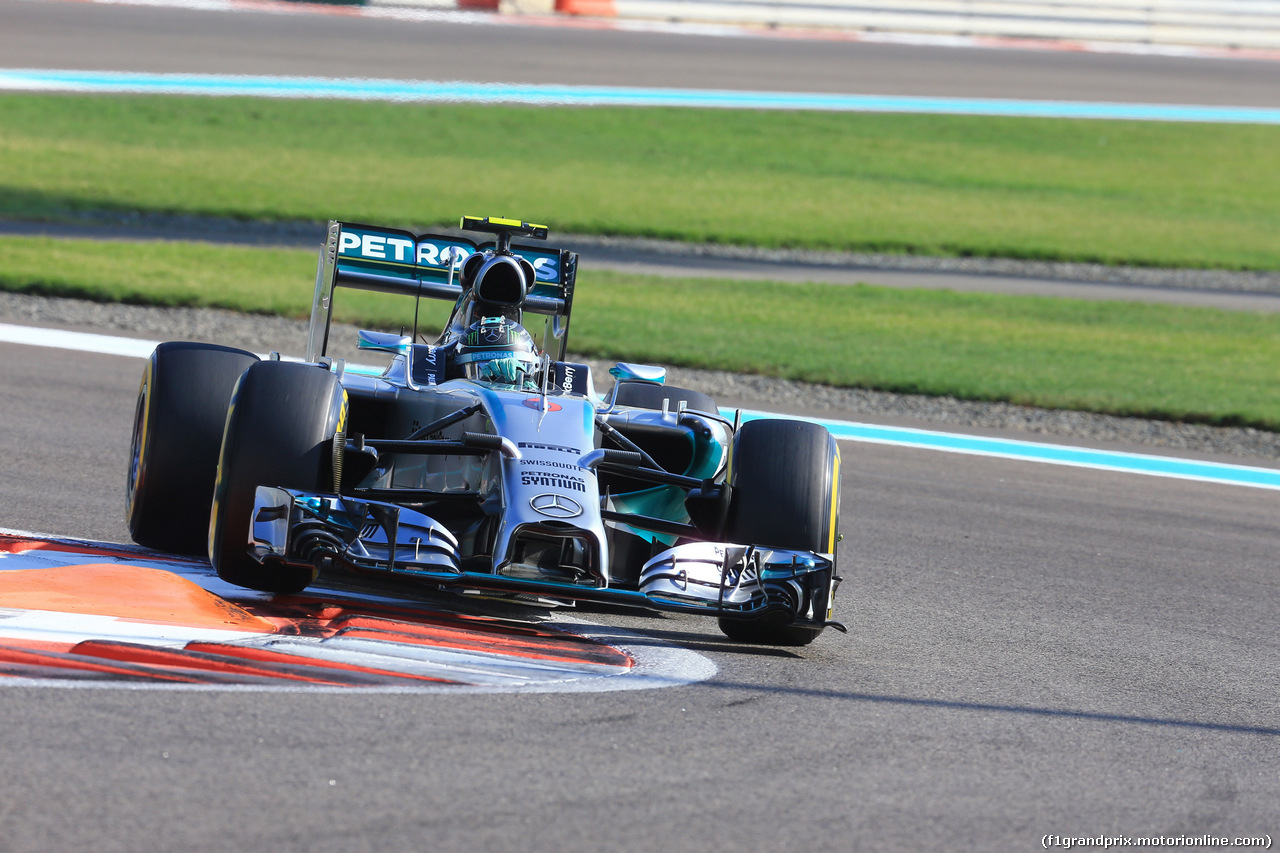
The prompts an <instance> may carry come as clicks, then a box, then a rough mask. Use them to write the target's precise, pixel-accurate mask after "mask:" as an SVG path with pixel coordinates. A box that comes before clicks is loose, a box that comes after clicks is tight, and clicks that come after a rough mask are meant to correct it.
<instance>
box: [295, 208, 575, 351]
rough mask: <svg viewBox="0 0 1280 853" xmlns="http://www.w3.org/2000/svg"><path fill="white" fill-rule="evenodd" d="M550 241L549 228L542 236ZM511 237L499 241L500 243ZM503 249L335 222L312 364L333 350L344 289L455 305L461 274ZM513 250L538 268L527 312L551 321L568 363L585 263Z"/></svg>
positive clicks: (315, 320)
mask: <svg viewBox="0 0 1280 853" xmlns="http://www.w3.org/2000/svg"><path fill="white" fill-rule="evenodd" d="M469 219H472V227H474V224H475V220H473V218H471V217H467V218H465V219H464V220H463V225H464V226H467V225H468V220H469ZM495 221H497V222H501V221H503V220H495ZM475 230H484V229H481V228H476V229H475ZM545 234H546V229H545V228H544V229H542V230H541V232H540V233H538V234H537V236H543V235H545ZM506 236H507V235H502V234H499V235H498V237H499V238H505V237H506ZM503 242H505V239H504V240H503ZM497 245H498V242H497V241H495V240H489V241H485V242H479V243H477V242H475V241H473V240H469V239H467V238H466V237H448V236H442V235H438V234H414V233H412V232H410V231H401V230H399V229H395V228H382V227H379V226H376V225H361V224H359V223H351V222H336V221H330V222H329V233H328V237H327V238H326V240H325V244H324V246H323V247H321V249H320V262H319V265H318V268H317V270H316V291H315V299H314V300H313V301H312V305H311V331H310V334H309V336H308V339H307V361H316V360H318V359H319V358H320V357H322V356H323V355H324V354H325V350H326V349H327V348H328V344H329V324H330V315H331V312H332V308H333V293H334V291H335V290H336V289H337V288H339V287H348V288H353V289H356V290H371V291H376V292H378V293H400V294H404V295H406V296H412V297H424V298H428V299H447V300H450V301H455V302H456V301H457V299H458V297H459V296H461V295H462V286H461V285H460V284H459V283H458V270H459V269H460V268H461V266H462V263H463V261H465V260H466V259H467V258H468V257H470V256H471V255H473V254H475V253H476V252H482V251H485V250H487V249H493V248H495V247H497ZM510 249H511V251H512V253H514V254H516V255H519V256H521V257H523V258H525V259H526V260H528V261H529V263H531V264H533V269H534V274H535V281H534V284H533V287H532V288H531V289H530V291H529V295H528V296H527V297H525V301H524V304H523V307H524V310H525V311H531V312H533V313H535V314H544V315H547V316H548V317H549V318H550V319H551V321H552V325H553V326H554V328H555V330H556V332H555V337H556V338H557V339H558V340H559V343H560V350H561V352H560V357H563V353H564V349H565V345H566V340H565V338H566V333H567V331H568V325H569V313H570V310H571V309H572V307H573V285H574V280H575V279H576V277H577V270H578V256H577V254H576V253H574V252H570V251H568V250H566V249H553V248H544V247H537V246H525V245H518V244H512V245H511V246H510Z"/></svg>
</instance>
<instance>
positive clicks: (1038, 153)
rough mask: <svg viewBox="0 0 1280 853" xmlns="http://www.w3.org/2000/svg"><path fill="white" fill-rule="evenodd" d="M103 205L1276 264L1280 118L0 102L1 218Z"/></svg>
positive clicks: (963, 251) (9, 97) (49, 99)
mask: <svg viewBox="0 0 1280 853" xmlns="http://www.w3.org/2000/svg"><path fill="white" fill-rule="evenodd" d="M102 210H110V211H146V212H160V213H191V214H202V215H216V216H232V217H241V218H250V219H308V220H324V219H329V218H337V219H346V220H349V221H350V220H363V221H369V222H375V223H379V224H388V225H392V224H405V225H413V226H422V227H425V226H430V225H433V224H441V223H452V222H456V221H457V217H458V216H459V215H460V214H462V213H476V214H481V215H484V214H493V215H502V216H516V217H520V218H523V219H529V220H533V221H537V222H544V223H547V224H548V225H550V226H551V229H552V233H553V235H554V234H555V233H557V232H560V233H564V232H582V233H600V234H627V235H647V236H657V237H668V238H674V239H680V240H693V241H717V242H723V243H733V244H750V245H761V246H795V247H813V248H825V249H854V250H875V251H888V252H913V253H923V254H949V255H980V256H1007V257H1020V258H1043V259H1064V260H1083V261H1102V262H1107V263H1136V264H1146V265H1162V266H1192V267H1221V268H1243V269H1280V239H1277V234H1280V127H1272V126H1259V125H1225V124H1224V125H1212V124H1184V123H1160V122H1118V121H1106V122H1103V121H1081V120H1057V119H1024V118H1018V119H1002V118H989V117H959V116H924V115H866V114H841V113H817V112H777V111H739V110H697V109H657V108H653V109H641V108H590V109H584V108H571V107H497V106H472V105H404V104H384V103H355V102H333V101H287V100H266V99H237V98H226V99H223V98H196V97H177V96H151V97H146V96H76V95H37V94H18V93H10V94H3V95H0V216H8V217H32V216H41V217H60V216H68V215H74V214H77V213H83V212H86V211H102Z"/></svg>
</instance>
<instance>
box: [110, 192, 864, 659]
mask: <svg viewBox="0 0 1280 853" xmlns="http://www.w3.org/2000/svg"><path fill="white" fill-rule="evenodd" d="M462 229H463V230H464V231H469V232H481V233H483V234H486V235H493V239H488V241H487V242H482V243H477V242H474V241H472V240H470V239H466V238H465V237H446V236H438V235H415V234H412V233H409V232H406V231H399V230H394V229H389V228H379V227H372V226H367V225H356V224H348V223H340V222H331V223H330V224H329V231H328V239H327V241H326V243H325V245H324V246H323V247H322V249H321V255H320V264H319V270H318V273H317V277H316V290H315V301H314V304H313V307H312V313H311V327H310V336H309V339H308V344H307V355H306V361H305V362H302V363H299V362H290V361H283V360H281V359H280V357H279V356H278V355H276V354H274V353H273V354H272V355H271V356H270V357H269V358H267V359H265V360H260V359H259V358H258V357H257V356H255V355H254V354H252V353H249V352H245V351H243V350H237V349H231V348H228V347H221V346H215V345H211V344H202V343H181V342H172V343H165V344H161V345H160V346H159V347H157V348H156V350H155V352H154V354H153V355H152V356H151V358H150V359H149V360H148V362H147V365H146V368H145V370H144V372H143V376H142V385H141V389H140V391H139V394H138V403H137V411H136V416H135V421H134V428H133V450H132V459H131V462H130V465H129V477H128V495H127V515H128V522H129V529H130V532H131V533H132V535H133V538H134V539H135V540H136V541H137V542H138V543H140V544H142V545H146V546H149V547H153V548H157V549H160V550H168V551H174V552H180V553H202V552H204V551H205V550H206V547H207V551H208V554H209V558H210V560H211V561H212V563H213V567H214V568H215V569H216V570H217V572H218V575H219V576H221V577H222V578H223V579H224V580H227V581H229V582H231V583H233V584H237V585H240V586H244V587H249V588H251V589H257V590H264V591H268V592H276V593H293V592H298V591H301V590H302V589H303V588H305V587H306V586H307V585H308V584H310V583H311V582H312V581H314V580H315V578H316V576H317V573H318V572H320V571H325V572H326V573H327V572H329V571H331V570H333V569H339V568H341V569H348V570H354V571H356V572H376V573H383V574H392V575H402V576H405V577H409V578H414V579H416V580H418V581H419V582H422V583H426V584H429V585H432V586H434V587H439V588H446V589H452V590H457V591H464V592H468V593H475V594H489V595H505V596H509V597H511V598H515V599H521V598H523V599H525V600H543V601H546V600H553V601H566V602H567V601H584V602H606V603H615V604H616V603H621V604H626V605H633V606H638V607H644V608H649V609H656V610H663V611H674V612H682V613H696V614H704V615H707V616H715V617H717V618H718V619H719V624H720V627H721V629H722V630H723V631H724V633H725V634H727V635H728V636H729V637H730V638H732V639H734V640H738V641H742V642H754V643H772V644H787V645H803V644H806V643H808V642H810V641H811V640H813V638H814V637H816V636H817V635H818V634H819V633H820V632H821V631H822V630H823V628H825V627H826V626H828V625H832V626H835V627H838V628H840V629H841V630H843V627H842V626H840V625H839V623H836V622H832V621H831V608H832V599H833V597H834V594H835V591H836V587H837V586H838V584H839V582H840V578H839V577H838V576H837V575H836V554H835V552H836V542H837V540H838V538H839V536H838V534H837V522H838V519H839V500H840V492H839V474H840V453H839V450H838V448H837V445H836V442H835V441H834V439H833V438H832V437H831V435H830V434H829V433H828V432H827V431H826V430H825V429H823V428H822V427H820V426H817V425H814V424H810V423H805V422H801V421H795V420H784V419H777V420H772V419H759V420H751V421H748V422H746V423H741V422H740V421H741V417H740V415H737V416H734V417H732V418H728V417H725V416H724V415H722V414H721V412H720V410H719V409H717V407H716V405H715V403H714V402H713V401H712V399H711V398H710V397H709V396H707V395H706V394H703V393H700V392H698V391H692V390H686V389H683V388H674V387H671V386H668V385H666V384H664V380H665V370H664V369H663V368H660V367H651V366H645V365H636V364H618V365H617V367H615V368H613V369H612V370H610V373H611V374H612V376H613V377H614V380H615V381H614V383H613V385H612V388H611V389H609V391H608V393H606V394H604V395H603V396H601V395H599V394H597V392H596V389H595V383H594V377H593V376H592V374H591V369H590V368H589V367H588V366H587V365H586V364H580V363H575V362H571V361H566V360H565V352H566V345H567V340H568V338H567V335H568V330H569V315H570V310H571V309H572V307H573V294H574V281H575V277H576V271H577V255H576V254H574V253H572V252H569V251H564V250H555V249H549V248H543V247H538V246H530V245H513V244H512V239H513V238H532V239H535V240H539V241H542V240H546V238H547V229H546V227H545V226H539V225H530V224H528V223H524V222H520V221H515V220H507V219H494V218H476V217H464V218H463V220H462ZM338 288H354V289H357V290H362V291H373V292H375V293H377V294H400V295H403V296H405V297H408V299H407V300H403V301H404V303H405V305H406V306H412V308H413V312H414V314H413V316H414V320H413V331H412V333H411V334H403V333H401V334H391V333H386V332H369V331H362V332H360V333H359V336H358V337H359V341H358V346H359V349H361V350H365V351H369V352H373V353H383V354H385V355H384V356H383V358H388V357H389V360H390V364H389V366H387V367H386V369H385V370H382V371H381V373H377V372H376V371H368V370H364V371H362V370H359V369H358V368H355V367H348V366H347V364H346V362H345V361H343V360H339V359H335V358H333V357H331V356H329V355H327V354H326V352H327V350H328V349H329V332H330V328H331V313H332V308H333V298H334V295H335V292H336V290H337V289H338ZM353 298H354V297H353ZM370 298H374V297H370ZM376 298H379V299H384V300H385V299H386V297H385V296H382V295H379V296H378V297H376ZM423 299H437V300H448V303H452V309H451V310H448V308H447V306H448V303H443V304H442V303H426V304H423V303H421V300H423ZM392 301H396V300H392ZM432 304H435V305H439V306H440V307H439V309H438V310H439V312H440V314H441V315H442V316H445V315H444V312H445V311H446V310H448V314H447V319H445V320H444V322H443V324H442V326H443V330H442V331H441V332H440V334H439V337H438V338H437V339H436V340H435V341H434V342H431V343H427V342H424V341H425V337H423V336H420V335H419V330H418V311H419V306H420V305H423V308H424V310H429V309H430V307H431V305H432ZM529 318H532V319H534V320H540V329H538V331H539V333H540V334H539V340H538V341H535V339H534V336H533V335H531V334H530V332H529V331H528V329H526V327H525V325H524V324H525V323H526V322H529Z"/></svg>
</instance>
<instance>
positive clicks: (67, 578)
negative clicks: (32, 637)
mask: <svg viewBox="0 0 1280 853" xmlns="http://www.w3.org/2000/svg"><path fill="white" fill-rule="evenodd" d="M0 607H4V608H12V609H15V610H52V611H55V612H58V613H87V614H91V615H96V616H113V617H115V618H117V619H129V620H135V621H145V622H160V623H164V624H169V625H183V626H187V627H193V628H223V629H226V630H230V631H258V632H261V633H264V634H273V633H275V630H276V629H275V626H274V625H272V624H271V623H270V622H268V621H267V620H266V619H259V618H258V617H257V616H254V615H252V614H250V613H249V612H248V611H246V610H244V609H242V608H240V607H237V606H236V605H234V604H232V603H231V602H229V601H224V600H223V599H221V598H219V597H218V596H216V595H214V594H213V593H211V592H208V591H206V590H204V589H201V588H200V587H199V586H197V585H196V584H194V583H192V582H191V581H189V580H186V579H184V578H180V577H178V576H177V575H175V574H172V573H171V572H166V571H163V570H161V569H148V568H144V567H142V566H127V565H112V564H110V563H89V564H86V565H81V566H59V567H56V568H51V569H19V570H16V571H11V572H0Z"/></svg>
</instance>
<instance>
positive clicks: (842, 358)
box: [0, 237, 1280, 430]
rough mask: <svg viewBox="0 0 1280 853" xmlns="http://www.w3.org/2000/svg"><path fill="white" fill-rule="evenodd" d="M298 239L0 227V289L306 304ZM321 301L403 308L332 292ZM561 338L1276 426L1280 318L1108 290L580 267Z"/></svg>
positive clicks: (389, 313) (734, 365) (943, 389)
mask: <svg viewBox="0 0 1280 853" xmlns="http://www.w3.org/2000/svg"><path fill="white" fill-rule="evenodd" d="M314 273H315V256H314V254H312V253H310V252H306V251H292V250H272V249H257V248H238V247H225V246H211V245H206V244H199V243H176V242H175V243H145V244H138V243H110V242H97V241H88V240H52V239H45V238H25V237H22V238H19V237H4V238H0V288H3V289H6V290H12V291H20V292H31V293H43V294H49V295H58V296H75V297H80V298H89V299H98V300H103V301H119V302H132V303H142V304H155V305H169V306H175V305H186V306H207V307H223V308H231V309H236V310H241V311H248V312H263V313H279V314H285V315H290V316H305V315H306V314H307V313H308V312H309V310H310V299H311V290H312V287H311V283H312V282H313V281H314ZM335 313H336V315H337V316H338V317H340V318H341V319H345V320H350V321H353V322H364V323H367V324H369V325H374V326H390V327H394V326H396V325H399V324H403V323H406V322H408V320H407V319H406V318H408V317H409V316H411V313H412V301H411V300H405V299H403V298H400V299H397V298H396V297H382V296H378V295H375V294H363V293H355V292H352V293H346V292H344V293H343V294H341V295H340V297H339V299H338V300H337V302H336V306H335ZM570 347H571V351H572V352H574V353H577V354H579V355H585V356H595V357H600V358H616V359H620V360H632V361H652V362H661V363H667V364H678V365H684V366H689V367H705V368H718V369H724V370H736V371H740V372H743V371H745V372H754V373H760V374H764V375H769V376H778V377H783V378H788V379H799V380H804V381H808V382H821V383H828V384H832V385H839V386H849V387H866V388H877V389H882V390H890V391H900V392H906V393H920V394H932V395H942V394H949V395H954V396H956V397H960V398H963V399H971V400H989V401H1009V402H1014V403H1022V404H1028V405H1036V406H1044V407H1048V408H1068V409H1082V410H1087V411H1095V412H1105V413H1110V414H1117V415H1141V416H1146V417H1155V418H1166V419H1174V420H1186V421H1196V422H1203V423H1214V424H1224V425H1250V426H1257V427H1261V428H1265V429H1271V430H1280V385H1278V384H1277V383H1276V382H1275V381H1274V378H1273V374H1274V365H1275V364H1277V363H1280V317H1277V316H1276V315H1267V314H1249V313H1238V312H1226V311H1218V310H1213V309H1205V308H1181V307H1172V306H1164V305H1149V304H1136V303H1120V302H1087V301H1082V300H1070V299H1050V298H1042V297H1023V296H999V295H988V294H960V293H949V292H938V291H925V290H919V291H913V290H894V289H889V288H880V287H871V286H865V285H859V286H855V287H837V286H831V285H796V284H782V283H770V282H726V281H720V280H702V279H668V278H657V277H650V276H638V275H626V274H621V273H611V272H600V271H593V270H589V269H584V270H583V271H582V272H581V273H580V275H579V287H578V291H577V296H576V300H575V309H574V318H573V325H572V330H571V335H570Z"/></svg>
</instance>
